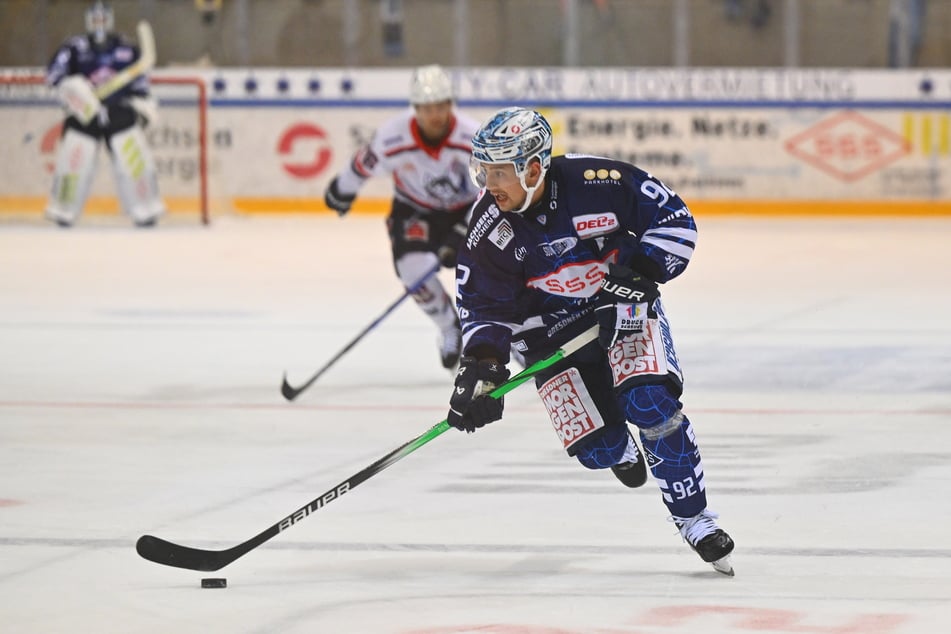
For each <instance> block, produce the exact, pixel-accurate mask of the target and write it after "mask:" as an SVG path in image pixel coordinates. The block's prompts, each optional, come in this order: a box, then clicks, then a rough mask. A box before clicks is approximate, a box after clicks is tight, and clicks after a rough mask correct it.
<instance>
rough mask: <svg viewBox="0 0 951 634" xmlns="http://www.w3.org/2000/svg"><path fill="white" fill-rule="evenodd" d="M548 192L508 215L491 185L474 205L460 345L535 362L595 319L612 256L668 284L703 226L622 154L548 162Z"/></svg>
mask: <svg viewBox="0 0 951 634" xmlns="http://www.w3.org/2000/svg"><path fill="white" fill-rule="evenodd" d="M546 178H547V182H546V185H545V193H544V195H543V196H542V198H541V199H540V200H539V202H538V203H536V204H535V205H533V206H532V207H529V208H528V209H526V210H525V211H524V212H523V213H521V214H517V213H503V212H501V211H499V209H498V207H497V206H496V205H495V200H494V199H493V197H492V196H491V194H489V193H488V192H485V191H484V192H483V193H482V197H481V198H480V199H479V200H478V201H477V202H476V204H475V207H474V208H473V212H472V219H471V221H470V223H469V232H468V235H467V236H466V241H465V244H464V245H463V247H462V249H461V250H460V252H459V261H458V264H457V267H456V289H457V290H456V292H457V297H456V301H457V305H458V309H459V316H460V320H461V322H462V329H463V350H464V351H465V352H466V353H467V354H468V353H471V351H472V350H474V349H476V348H488V349H490V350H492V351H494V354H495V355H496V356H497V357H498V358H499V360H501V361H506V362H507V360H508V356H509V347H510V345H511V346H513V347H514V348H515V350H518V351H519V352H521V353H523V354H524V355H525V356H526V357H527V358H529V359H530V360H531V359H537V358H540V357H544V356H547V355H548V354H550V353H552V352H554V351H555V350H557V349H558V348H559V347H561V345H562V344H564V343H566V342H567V341H568V340H570V339H572V338H573V337H575V336H577V335H578V334H580V333H581V332H582V331H584V330H586V329H588V328H590V327H591V326H593V325H594V324H595V323H596V319H595V316H594V307H595V303H594V295H595V294H596V293H597V291H598V289H599V286H600V283H601V279H602V278H603V276H604V273H605V272H606V271H607V265H608V264H609V263H621V264H626V265H628V266H630V267H631V268H633V269H635V270H637V271H638V272H640V273H642V274H644V275H647V276H648V277H651V278H653V279H654V280H655V281H657V282H660V283H663V282H666V281H668V280H670V279H672V278H674V277H676V276H677V275H679V274H680V273H682V272H683V270H684V268H685V267H686V266H687V263H688V262H689V261H690V258H691V256H692V255H693V249H694V245H695V243H696V239H697V227H696V224H695V222H694V218H693V215H692V214H691V213H690V211H689V210H688V209H687V206H686V205H685V204H684V202H683V201H682V200H681V199H680V197H679V196H677V195H676V194H675V193H674V192H672V191H671V190H670V189H668V188H667V187H666V186H665V185H664V184H663V183H662V182H660V181H659V180H657V179H656V178H654V177H652V176H651V175H650V174H648V173H647V172H645V171H643V170H641V169H639V168H637V167H635V166H633V165H630V164H629V163H624V162H621V161H614V160H611V159H606V158H600V157H593V156H583V155H568V156H557V157H554V158H553V159H552V162H551V168H550V169H549V171H548V174H547V177H546Z"/></svg>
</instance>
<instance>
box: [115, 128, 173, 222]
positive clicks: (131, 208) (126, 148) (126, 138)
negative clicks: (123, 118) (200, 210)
mask: <svg viewBox="0 0 951 634" xmlns="http://www.w3.org/2000/svg"><path fill="white" fill-rule="evenodd" d="M109 148H110V155H111V158H112V167H113V172H114V173H115V177H116V190H117V191H118V193H119V201H120V202H121V203H122V210H123V211H124V212H125V213H126V214H127V215H129V216H130V217H131V218H132V221H133V222H135V224H137V225H140V226H148V225H152V224H154V223H155V221H156V220H158V218H159V216H161V215H162V214H164V213H165V204H164V203H163V202H162V198H161V196H159V191H158V172H157V170H156V168H155V160H154V159H153V158H152V151H151V149H150V148H149V146H148V143H147V142H146V139H145V135H144V134H143V133H142V130H141V128H139V127H138V126H135V125H133V126H131V127H129V128H126V129H125V130H122V131H120V132H116V133H114V134H113V135H112V136H111V137H110V139H109Z"/></svg>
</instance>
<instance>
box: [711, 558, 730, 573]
mask: <svg viewBox="0 0 951 634" xmlns="http://www.w3.org/2000/svg"><path fill="white" fill-rule="evenodd" d="M710 565H712V566H713V569H714V570H716V571H717V572H719V573H720V574H721V575H726V576H727V577H732V576H734V573H733V564H732V563H730V556H729V555H727V556H726V557H723V558H721V559H717V560H716V561H711V562H710Z"/></svg>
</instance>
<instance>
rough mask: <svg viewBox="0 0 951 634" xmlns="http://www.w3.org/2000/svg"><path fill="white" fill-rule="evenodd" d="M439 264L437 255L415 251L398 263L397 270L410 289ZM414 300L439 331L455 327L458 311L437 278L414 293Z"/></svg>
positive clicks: (433, 277) (432, 278) (404, 283)
mask: <svg viewBox="0 0 951 634" xmlns="http://www.w3.org/2000/svg"><path fill="white" fill-rule="evenodd" d="M437 263H438V259H437V258H436V254H434V253H425V252H422V251H414V252H412V253H407V254H406V255H404V256H403V257H401V258H400V259H399V260H397V261H396V270H397V272H398V274H399V277H400V281H401V282H403V285H404V286H406V287H407V288H409V287H410V286H413V285H414V284H416V283H417V282H418V281H419V280H420V279H421V278H422V277H423V276H424V275H426V273H428V272H429V271H431V270H432V269H433V267H434V266H436V264H437ZM413 299H414V300H415V301H416V304H417V305H418V306H419V307H420V308H422V309H423V312H424V313H426V314H427V315H429V318H430V319H432V320H433V322H434V323H435V324H436V326H437V327H438V328H439V330H441V331H446V330H450V329H452V328H453V327H455V324H456V311H455V309H454V308H453V305H452V300H451V299H450V298H449V295H448V294H446V290H445V289H444V288H443V285H442V283H441V282H440V281H439V278H438V277H437V276H435V275H433V276H431V277H430V278H429V279H428V280H426V283H425V284H423V285H422V286H421V287H420V288H419V290H418V291H416V292H415V293H413Z"/></svg>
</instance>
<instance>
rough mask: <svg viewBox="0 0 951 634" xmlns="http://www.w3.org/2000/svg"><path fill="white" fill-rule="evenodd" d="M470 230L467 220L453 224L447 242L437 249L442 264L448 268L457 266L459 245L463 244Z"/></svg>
mask: <svg viewBox="0 0 951 634" xmlns="http://www.w3.org/2000/svg"><path fill="white" fill-rule="evenodd" d="M468 231H469V227H468V226H467V225H466V223H465V221H460V222H457V223H456V224H454V225H453V226H452V229H450V230H449V235H447V236H446V243H445V244H443V245H442V246H441V247H439V250H438V251H436V255H437V256H438V257H439V263H440V264H441V265H443V266H444V267H446V268H447V269H454V268H456V259H458V257H459V246H460V245H461V244H462V241H463V240H465V238H466V232H468Z"/></svg>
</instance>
